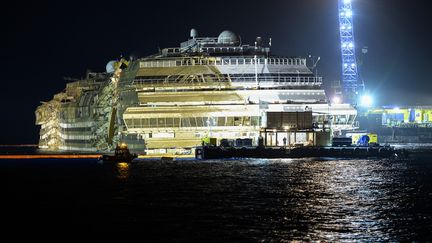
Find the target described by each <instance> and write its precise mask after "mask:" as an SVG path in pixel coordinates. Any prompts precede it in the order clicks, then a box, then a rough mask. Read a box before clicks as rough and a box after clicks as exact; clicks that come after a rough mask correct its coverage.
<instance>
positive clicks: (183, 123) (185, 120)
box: [181, 118, 190, 127]
mask: <svg viewBox="0 0 432 243" xmlns="http://www.w3.org/2000/svg"><path fill="white" fill-rule="evenodd" d="M181 126H182V127H190V121H189V118H182V119H181Z"/></svg>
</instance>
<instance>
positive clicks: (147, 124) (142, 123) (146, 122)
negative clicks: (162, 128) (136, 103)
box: [141, 118, 149, 127]
mask: <svg viewBox="0 0 432 243" xmlns="http://www.w3.org/2000/svg"><path fill="white" fill-rule="evenodd" d="M141 125H142V127H149V119H147V118H144V119H141Z"/></svg>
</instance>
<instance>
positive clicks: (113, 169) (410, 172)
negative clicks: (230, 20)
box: [0, 158, 432, 242]
mask: <svg viewBox="0 0 432 243" xmlns="http://www.w3.org/2000/svg"><path fill="white" fill-rule="evenodd" d="M38 161H39V162H37V161H36V162H35V161H31V162H28V164H25V163H26V162H20V163H16V161H13V162H11V163H10V164H7V163H6V162H5V161H3V163H1V164H0V175H2V176H1V177H0V178H3V179H5V178H6V185H8V187H7V190H6V192H4V198H8V201H9V202H10V205H9V207H10V208H14V207H16V208H17V209H19V210H15V211H14V214H13V216H11V217H10V218H9V220H12V219H14V218H16V214H17V213H19V212H22V213H21V215H20V216H21V218H25V219H27V220H31V219H35V220H36V219H40V218H46V219H48V220H47V222H55V224H54V223H52V224H51V225H49V226H51V227H56V226H57V227H60V226H61V229H68V227H65V225H69V226H70V227H69V228H71V229H72V228H74V227H77V225H78V226H79V227H80V228H83V229H91V230H92V231H91V232H97V235H100V236H102V237H101V239H103V238H104V237H103V236H105V237H107V238H109V235H110V234H112V233H113V232H115V233H116V234H118V235H122V237H126V238H127V239H143V241H150V242H166V241H168V242H244V241H246V242H261V241H264V242H283V241H290V240H297V241H328V242H332V241H367V242H371V241H372V242H375V241H391V242H394V241H430V240H431V239H432V234H431V232H432V163H431V162H432V161H430V159H428V160H406V161H402V160H401V161H390V160H334V159H332V158H325V159H242V160H206V161H170V162H163V161H152V160H137V161H134V163H117V164H98V163H97V162H94V161H93V160H77V161H69V160H58V161H55V162H53V161H43V160H38ZM80 161H81V162H80ZM29 198H30V199H31V200H32V201H29ZM17 205H18V206H17ZM19 205H21V206H19ZM46 209H49V211H47V210H46ZM23 210H24V211H23ZM44 210H45V211H44ZM39 212H40V213H39ZM46 212H55V213H52V214H49V213H46ZM29 215H30V216H29ZM6 219H8V218H7V217H6ZM26 222H29V227H30V225H31V226H32V227H37V225H38V224H37V222H36V221H35V222H32V221H25V222H24V223H26ZM73 222H77V224H76V225H75V224H73ZM22 224H23V221H20V222H19V224H18V225H17V227H18V226H20V227H22ZM48 224H49V223H48ZM75 233H76V232H74V234H75ZM126 238H125V239H122V240H120V241H127V239H126Z"/></svg>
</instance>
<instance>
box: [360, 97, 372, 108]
mask: <svg viewBox="0 0 432 243" xmlns="http://www.w3.org/2000/svg"><path fill="white" fill-rule="evenodd" d="M372 103H373V100H372V97H371V96H370V95H363V96H362V97H361V100H360V105H361V106H364V107H369V106H371V105H372Z"/></svg>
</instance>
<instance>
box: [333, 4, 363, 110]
mask: <svg viewBox="0 0 432 243" xmlns="http://www.w3.org/2000/svg"><path fill="white" fill-rule="evenodd" d="M338 1H339V30H340V42H341V54H342V92H343V93H342V95H343V99H344V101H345V102H349V103H352V104H356V103H357V100H358V95H359V93H360V92H362V91H363V89H364V85H363V83H362V82H360V81H359V75H358V69H357V60H356V55H355V42H354V25H353V11H352V4H351V0H338Z"/></svg>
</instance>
